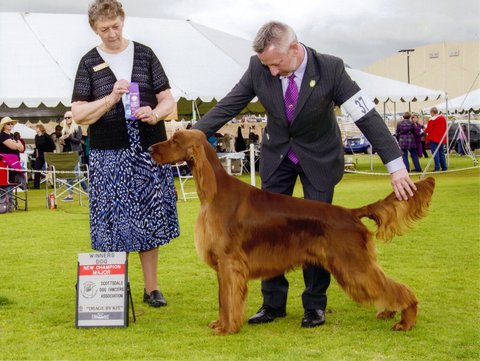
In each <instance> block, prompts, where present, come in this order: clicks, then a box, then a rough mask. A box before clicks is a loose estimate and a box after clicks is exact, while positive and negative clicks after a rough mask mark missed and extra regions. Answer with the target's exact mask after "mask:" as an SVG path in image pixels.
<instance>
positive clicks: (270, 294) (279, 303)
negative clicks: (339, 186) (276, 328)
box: [262, 157, 334, 310]
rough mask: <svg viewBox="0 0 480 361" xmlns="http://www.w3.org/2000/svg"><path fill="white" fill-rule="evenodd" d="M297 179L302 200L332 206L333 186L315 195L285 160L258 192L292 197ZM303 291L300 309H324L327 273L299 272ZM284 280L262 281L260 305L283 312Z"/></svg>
mask: <svg viewBox="0 0 480 361" xmlns="http://www.w3.org/2000/svg"><path fill="white" fill-rule="evenodd" d="M298 176H300V180H301V182H302V186H303V193H304V198H305V199H312V200H317V201H322V202H327V203H332V200H333V190H334V189H333V186H332V187H331V189H327V190H325V191H319V190H317V189H315V188H314V187H313V185H312V184H311V183H310V181H309V180H308V179H307V176H306V175H305V173H304V172H303V170H302V168H301V166H300V165H299V164H297V165H295V164H293V163H292V162H291V161H290V160H289V159H288V158H287V157H285V159H284V161H283V162H282V163H281V164H280V166H279V167H278V169H277V170H276V171H275V173H274V174H273V175H272V176H271V177H270V178H269V179H268V180H267V181H263V180H262V189H263V190H266V191H269V192H274V193H282V194H287V195H292V194H293V189H294V188H295V183H296V181H297V178H298ZM303 280H304V282H305V290H304V291H303V294H302V303H303V308H304V309H306V310H308V309H322V310H325V308H326V306H327V288H328V286H329V285H330V273H329V272H328V271H326V270H325V269H324V268H323V267H320V266H305V267H304V268H303ZM287 293H288V280H287V279H286V278H285V276H284V275H283V274H282V275H280V276H277V277H274V278H271V279H268V280H263V281H262V294H263V305H264V306H269V307H272V308H276V309H278V308H285V306H286V303H287Z"/></svg>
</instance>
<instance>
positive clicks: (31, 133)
mask: <svg viewBox="0 0 480 361" xmlns="http://www.w3.org/2000/svg"><path fill="white" fill-rule="evenodd" d="M12 132H13V133H15V132H18V133H19V134H20V136H21V137H22V138H23V139H35V135H37V132H36V131H35V130H33V129H32V128H30V127H28V126H26V125H25V124H20V123H17V124H15V126H14V127H13V129H12Z"/></svg>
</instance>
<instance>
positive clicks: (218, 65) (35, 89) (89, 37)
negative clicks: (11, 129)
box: [0, 13, 442, 108]
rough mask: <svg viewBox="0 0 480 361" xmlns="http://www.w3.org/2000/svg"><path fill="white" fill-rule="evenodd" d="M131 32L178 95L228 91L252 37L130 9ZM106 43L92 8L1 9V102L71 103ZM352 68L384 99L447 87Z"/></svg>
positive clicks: (216, 95) (213, 95) (206, 97)
mask: <svg viewBox="0 0 480 361" xmlns="http://www.w3.org/2000/svg"><path fill="white" fill-rule="evenodd" d="M124 35H125V37H127V38H129V39H133V40H136V41H138V42H141V43H144V44H146V45H148V46H150V47H151V48H152V49H153V50H154V51H155V53H156V54H157V56H158V57H159V59H160V61H161V62H162V65H163V66H164V68H165V71H166V73H167V75H168V77H169V80H170V85H171V87H172V92H173V95H174V97H175V98H176V99H177V100H178V99H180V98H183V99H187V100H197V99H200V100H201V101H203V102H210V101H212V100H213V99H217V100H219V99H221V98H222V97H223V96H224V95H225V94H227V92H228V91H229V90H230V89H231V88H232V87H233V86H234V85H235V83H236V82H237V81H238V80H239V79H240V78H241V76H242V74H243V73H244V71H245V70H246V68H247V66H248V61H249V58H250V56H251V55H252V54H253V50H252V48H251V42H250V41H248V40H245V39H242V38H238V37H236V36H232V35H230V34H227V33H224V32H221V31H217V30H214V29H211V28H208V27H205V26H202V25H199V24H195V23H193V22H190V21H183V20H169V19H152V18H135V17H127V18H126V21H125V29H124ZM97 44H99V39H98V37H97V36H96V35H95V34H94V32H93V31H92V30H91V29H90V27H89V25H88V21H87V17H86V16H85V15H78V14H39V13H0V46H1V48H2V56H1V57H0V105H2V104H6V105H7V106H8V107H12V108H13V107H18V106H20V105H21V104H22V103H24V104H25V105H27V106H28V107H37V106H39V104H40V103H43V104H45V105H47V106H49V107H54V106H57V105H58V104H59V103H62V104H64V105H67V106H68V105H70V100H71V94H72V88H73V82H74V79H75V73H76V70H77V66H78V63H79V60H80V58H81V56H82V55H84V54H85V53H86V52H87V51H88V50H90V49H91V48H92V47H94V46H95V45H97ZM347 71H348V73H349V74H350V76H351V77H352V78H353V79H354V80H355V81H356V82H357V83H358V84H359V85H360V87H361V88H363V89H364V90H365V91H366V92H367V93H368V94H369V95H370V96H371V97H372V99H376V100H377V101H382V102H384V101H386V100H392V101H414V100H416V99H418V100H425V99H432V98H433V99H437V98H439V97H440V96H441V95H442V92H440V91H434V90H430V89H426V88H421V87H417V86H414V85H410V84H406V83H402V82H399V81H394V80H391V79H387V78H382V77H379V76H375V75H372V74H368V73H364V72H361V71H358V70H354V69H347Z"/></svg>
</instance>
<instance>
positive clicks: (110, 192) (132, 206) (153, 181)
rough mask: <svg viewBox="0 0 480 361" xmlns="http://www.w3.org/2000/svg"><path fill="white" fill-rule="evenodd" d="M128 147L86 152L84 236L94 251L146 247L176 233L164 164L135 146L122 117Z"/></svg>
mask: <svg viewBox="0 0 480 361" xmlns="http://www.w3.org/2000/svg"><path fill="white" fill-rule="evenodd" d="M126 122H127V131H128V135H129V139H130V144H131V147H130V148H129V149H115V150H98V149H91V151H90V160H89V166H90V236H91V239H92V248H93V249H95V250H97V251H104V252H105V251H111V252H125V251H126V252H135V251H147V250H150V249H153V248H156V247H158V246H160V245H164V244H167V243H169V242H170V240H171V239H172V238H175V237H178V236H179V234H180V229H179V224H178V216H177V207H176V196H175V189H174V186H173V175H172V170H171V166H170V165H164V166H159V165H157V164H156V163H155V162H154V161H153V160H152V159H151V157H150V154H149V153H148V152H146V151H143V150H142V149H141V146H140V141H139V134H138V126H137V123H136V122H137V121H132V120H127V121H126Z"/></svg>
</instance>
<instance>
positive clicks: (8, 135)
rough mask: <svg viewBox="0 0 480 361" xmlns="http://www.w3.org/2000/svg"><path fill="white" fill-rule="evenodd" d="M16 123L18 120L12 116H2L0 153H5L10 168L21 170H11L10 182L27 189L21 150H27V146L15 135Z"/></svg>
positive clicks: (5, 159)
mask: <svg viewBox="0 0 480 361" xmlns="http://www.w3.org/2000/svg"><path fill="white" fill-rule="evenodd" d="M16 123H17V121H16V120H13V119H11V118H10V117H5V118H2V120H1V121H0V155H3V158H4V161H5V162H6V163H7V164H8V166H9V168H11V169H15V170H17V171H19V172H10V174H9V176H10V182H12V183H20V184H22V187H23V188H24V189H25V188H26V178H25V176H24V175H23V172H20V171H22V167H21V165H20V152H23V151H25V146H24V145H23V143H22V142H20V141H18V140H16V139H15V138H14V137H13V134H12V129H13V126H14V125H15V124H16Z"/></svg>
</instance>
